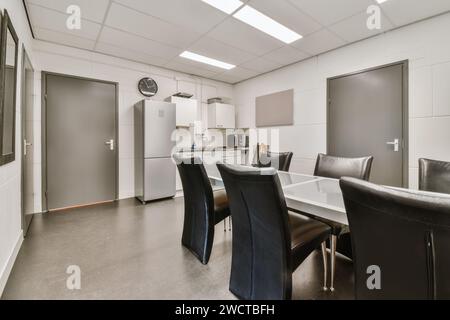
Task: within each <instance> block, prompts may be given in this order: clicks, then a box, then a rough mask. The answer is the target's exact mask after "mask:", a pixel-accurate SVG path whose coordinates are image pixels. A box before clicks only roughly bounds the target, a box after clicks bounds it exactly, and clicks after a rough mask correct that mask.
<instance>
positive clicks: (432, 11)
mask: <svg viewBox="0 0 450 320" xmlns="http://www.w3.org/2000/svg"><path fill="white" fill-rule="evenodd" d="M380 6H381V8H382V10H383V12H385V13H386V15H387V16H388V17H389V18H390V19H391V21H392V22H393V23H394V24H396V25H397V26H402V25H405V24H408V23H411V22H415V21H418V20H422V19H425V18H428V17H431V16H434V15H437V14H440V13H443V12H446V11H448V10H450V1H449V0H390V1H387V2H384V3H382V4H381V5H380Z"/></svg>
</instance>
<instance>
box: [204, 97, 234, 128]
mask: <svg viewBox="0 0 450 320" xmlns="http://www.w3.org/2000/svg"><path fill="white" fill-rule="evenodd" d="M235 127H236V113H235V108H234V106H233V105H231V104H223V103H212V104H210V105H208V128H209V129H234V128H235Z"/></svg>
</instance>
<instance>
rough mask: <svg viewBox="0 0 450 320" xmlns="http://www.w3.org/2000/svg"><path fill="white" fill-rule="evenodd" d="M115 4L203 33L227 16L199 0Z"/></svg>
mask: <svg viewBox="0 0 450 320" xmlns="http://www.w3.org/2000/svg"><path fill="white" fill-rule="evenodd" d="M116 2H118V3H121V4H123V5H126V6H128V7H131V8H134V9H136V10H139V11H141V12H144V13H146V14H148V15H151V16H153V17H157V18H160V19H162V20H164V21H166V22H169V23H172V24H174V25H177V26H181V27H183V28H187V29H189V30H193V31H196V32H199V33H205V32H207V31H209V30H210V29H211V28H213V27H214V26H215V25H217V24H218V23H220V22H221V21H223V20H224V19H225V18H226V17H227V15H226V14H225V13H223V12H222V11H220V10H217V9H215V8H213V7H211V6H210V5H208V4H206V3H204V2H203V1H200V0H163V1H161V0H116Z"/></svg>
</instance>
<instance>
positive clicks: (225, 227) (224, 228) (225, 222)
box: [223, 218, 227, 232]
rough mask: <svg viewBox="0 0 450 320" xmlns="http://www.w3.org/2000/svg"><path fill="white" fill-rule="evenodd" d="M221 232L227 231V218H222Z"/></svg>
mask: <svg viewBox="0 0 450 320" xmlns="http://www.w3.org/2000/svg"><path fill="white" fill-rule="evenodd" d="M223 232H227V218H225V219H223Z"/></svg>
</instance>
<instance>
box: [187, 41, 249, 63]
mask: <svg viewBox="0 0 450 320" xmlns="http://www.w3.org/2000/svg"><path fill="white" fill-rule="evenodd" d="M189 51H192V52H195V53H198V54H201V55H204V56H207V57H210V58H214V59H217V60H221V61H223V62H227V63H231V64H234V65H238V64H241V63H243V62H245V61H248V60H251V59H254V58H256V56H255V55H253V54H251V53H248V52H245V51H242V50H240V49H238V48H235V47H232V46H230V45H228V44H225V43H222V42H220V41H217V40H215V39H213V38H211V37H207V36H206V37H203V38H201V39H200V40H199V41H197V42H196V43H194V44H193V45H192V46H190V47H189Z"/></svg>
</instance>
